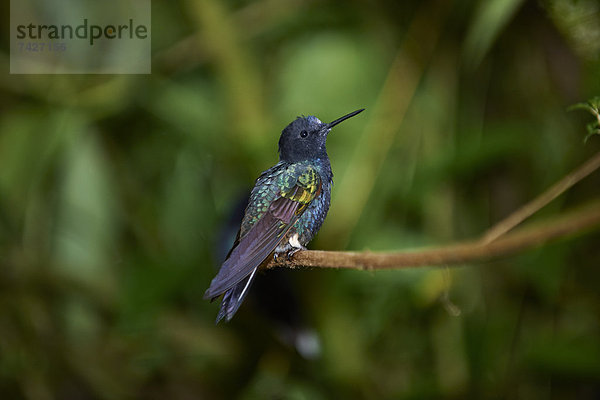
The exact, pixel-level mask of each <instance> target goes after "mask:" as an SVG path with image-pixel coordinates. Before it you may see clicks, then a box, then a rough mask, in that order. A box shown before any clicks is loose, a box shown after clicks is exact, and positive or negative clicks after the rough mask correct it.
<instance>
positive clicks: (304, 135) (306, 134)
mask: <svg viewBox="0 0 600 400" xmlns="http://www.w3.org/2000/svg"><path fill="white" fill-rule="evenodd" d="M307 136H308V132H306V131H302V132H300V137H303V138H305V137H307Z"/></svg>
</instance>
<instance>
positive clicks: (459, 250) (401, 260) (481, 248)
mask: <svg viewBox="0 0 600 400" xmlns="http://www.w3.org/2000/svg"><path fill="white" fill-rule="evenodd" d="M599 226H600V200H597V201H595V202H593V203H591V204H590V205H588V206H586V207H584V208H581V209H579V210H577V211H573V212H570V213H567V214H565V215H563V216H561V217H558V218H556V219H553V220H551V221H548V222H545V223H544V224H541V225H536V226H532V227H528V228H522V229H519V230H516V231H513V232H511V233H508V234H505V235H504V236H502V237H500V238H498V239H496V240H494V241H492V242H483V241H481V240H476V241H471V242H464V243H458V244H454V245H449V246H443V247H438V248H434V249H429V250H427V249H425V250H419V251H410V252H386V253H371V252H351V251H350V252H347V251H320V250H307V251H300V252H298V253H296V254H295V255H294V256H293V257H292V259H291V260H289V261H278V262H275V261H272V262H271V263H269V265H268V267H269V268H272V267H288V268H294V267H320V268H349V269H363V270H364V269H366V270H386V269H400V268H408V267H419V266H446V265H453V264H454V265H456V264H463V263H472V262H481V261H487V260H491V259H494V258H499V257H503V256H508V255H511V254H515V253H518V252H520V251H524V250H527V249H532V248H535V247H538V246H541V245H543V244H545V243H548V242H549V241H551V240H556V239H559V238H564V237H567V236H570V235H574V234H576V233H581V232H583V231H585V230H590V229H594V228H598V227H599ZM280 260H281V258H280Z"/></svg>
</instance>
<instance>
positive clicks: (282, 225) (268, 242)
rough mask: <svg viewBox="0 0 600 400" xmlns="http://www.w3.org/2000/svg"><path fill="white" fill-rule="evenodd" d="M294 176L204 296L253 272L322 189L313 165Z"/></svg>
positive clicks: (212, 295) (239, 243)
mask: <svg viewBox="0 0 600 400" xmlns="http://www.w3.org/2000/svg"><path fill="white" fill-rule="evenodd" d="M290 178H291V179H289V180H288V181H289V183H288V182H284V187H283V190H281V192H280V194H279V197H278V198H276V199H275V200H274V201H273V202H272V203H271V205H270V206H269V209H268V210H267V212H265V214H264V215H263V216H262V218H260V219H259V220H258V221H257V222H256V223H255V224H254V225H253V226H252V228H250V230H249V231H248V232H247V233H246V234H245V235H244V236H242V237H241V238H240V239H239V241H237V243H236V244H235V245H234V247H233V249H232V250H231V252H230V254H229V256H228V257H227V259H226V260H225V262H224V263H223V265H222V266H221V269H220V270H219V273H218V274H217V276H216V277H215V278H214V279H213V280H212V282H211V284H210V287H209V288H208V290H207V291H206V293H204V298H207V299H214V298H216V297H218V296H220V295H221V294H222V293H225V292H226V291H228V290H229V289H231V288H233V287H234V286H235V285H237V284H238V283H239V282H241V281H242V280H243V279H245V278H246V277H248V276H249V275H250V274H251V273H253V271H254V270H255V269H256V268H257V267H258V266H260V264H262V262H263V261H264V260H265V259H266V258H267V257H268V256H269V255H270V254H271V253H273V251H274V250H275V248H276V247H277V245H278V244H279V242H280V241H281V239H282V238H283V237H284V236H285V234H286V233H287V231H288V230H289V229H290V228H291V227H292V226H293V225H294V223H295V222H296V221H297V220H298V218H299V217H300V216H301V215H302V213H303V212H304V210H305V209H306V207H307V206H308V205H309V204H310V202H312V201H313V200H314V199H315V198H316V197H317V196H318V195H319V193H320V192H321V179H320V177H319V174H318V172H317V171H316V170H315V169H314V168H312V167H306V168H304V169H303V170H302V171H299V173H298V174H293V175H292V176H291V177H290Z"/></svg>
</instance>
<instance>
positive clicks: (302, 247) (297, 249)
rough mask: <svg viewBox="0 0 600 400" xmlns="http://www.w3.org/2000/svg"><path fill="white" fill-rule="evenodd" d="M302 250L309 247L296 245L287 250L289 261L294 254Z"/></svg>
mask: <svg viewBox="0 0 600 400" xmlns="http://www.w3.org/2000/svg"><path fill="white" fill-rule="evenodd" d="M300 250H308V249H307V248H306V247H304V246H302V245H301V247H294V248H292V249H291V250H289V251H288V252H287V260H288V261H289V260H290V259H291V258H292V257H293V256H294V254H296V253H297V252H299V251H300Z"/></svg>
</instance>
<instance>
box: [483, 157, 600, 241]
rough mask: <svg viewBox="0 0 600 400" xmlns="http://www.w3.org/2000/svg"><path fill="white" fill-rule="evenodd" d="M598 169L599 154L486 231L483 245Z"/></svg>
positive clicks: (599, 162)
mask: <svg viewBox="0 0 600 400" xmlns="http://www.w3.org/2000/svg"><path fill="white" fill-rule="evenodd" d="M598 168H600V152H598V153H596V155H595V156H593V157H592V158H590V159H589V160H588V161H586V162H585V163H584V164H583V165H581V166H580V167H579V168H577V169H576V170H575V171H573V172H571V173H570V174H568V175H567V176H565V177H564V178H562V179H561V180H560V181H558V182H557V183H555V184H554V185H552V186H551V187H550V188H549V189H548V190H546V191H545V192H544V193H542V194H541V195H539V196H538V197H536V198H535V199H533V200H532V201H530V202H529V203H527V204H525V205H524V206H523V207H521V208H519V209H518V210H517V211H515V212H513V213H512V214H510V215H509V216H508V217H507V218H505V219H503V220H502V221H500V222H499V223H497V224H496V225H494V226H493V227H491V228H490V229H488V230H487V232H486V233H485V234H484V235H483V237H482V238H481V241H482V242H483V243H489V242H491V241H493V240H496V239H497V238H499V237H500V236H502V235H504V234H505V233H506V232H508V231H510V230H511V229H513V228H514V227H515V226H517V225H519V224H520V223H521V222H523V221H524V220H525V219H527V218H529V217H530V216H532V215H533V214H534V213H536V212H537V211H539V210H540V209H541V208H542V207H544V206H546V205H547V204H548V203H550V202H551V201H552V200H554V199H555V198H557V197H558V196H560V195H561V194H562V193H564V192H565V191H567V190H568V189H569V188H570V187H571V186H573V185H575V184H576V183H577V182H579V181H580V180H582V179H583V178H585V177H586V176H588V175H589V174H591V173H592V172H594V171H595V170H597V169H598Z"/></svg>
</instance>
